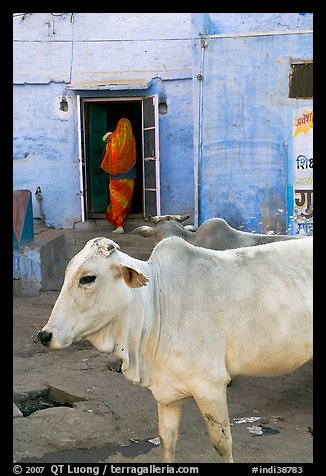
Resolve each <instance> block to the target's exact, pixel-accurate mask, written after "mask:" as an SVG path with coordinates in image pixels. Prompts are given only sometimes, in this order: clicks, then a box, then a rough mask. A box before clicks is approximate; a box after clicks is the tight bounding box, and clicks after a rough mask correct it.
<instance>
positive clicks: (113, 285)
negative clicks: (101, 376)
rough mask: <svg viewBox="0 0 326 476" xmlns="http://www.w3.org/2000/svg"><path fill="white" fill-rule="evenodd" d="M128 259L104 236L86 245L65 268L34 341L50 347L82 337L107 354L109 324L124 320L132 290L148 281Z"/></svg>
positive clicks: (110, 342)
mask: <svg viewBox="0 0 326 476" xmlns="http://www.w3.org/2000/svg"><path fill="white" fill-rule="evenodd" d="M133 261H135V260H133V258H130V257H129V256H128V255H126V254H125V253H121V252H120V251H119V246H118V245H117V244H116V243H115V242H114V241H112V240H109V239H108V238H103V237H101V238H94V239H92V240H90V241H89V242H88V243H86V245H85V247H84V248H83V249H82V250H81V251H80V252H79V253H78V254H77V255H76V256H74V257H73V258H72V259H71V261H70V262H69V264H68V266H67V269H66V273H65V279H64V283H63V286H62V289H61V292H60V294H59V296H58V299H57V301H56V303H55V305H54V307H53V310H52V313H51V316H50V318H49V320H48V322H47V324H46V325H45V326H44V327H43V329H42V330H41V331H40V332H39V334H38V339H39V340H40V342H42V344H44V345H46V346H47V347H49V348H50V349H51V350H55V349H62V348H65V347H68V346H69V345H70V344H72V342H75V341H79V340H81V339H88V340H90V341H91V342H92V343H93V341H94V342H95V343H94V345H95V347H98V348H100V349H101V350H103V351H106V352H112V351H113V350H114V349H113V348H114V346H115V341H114V339H113V337H111V335H110V329H111V328H112V327H114V325H113V322H114V321H119V320H120V321H123V320H124V319H127V309H130V307H132V306H130V302H131V300H132V299H133V298H134V293H135V289H136V288H140V287H142V286H145V285H146V283H147V282H148V278H147V277H146V276H145V275H144V274H143V273H142V272H141V270H140V269H138V267H136V266H135V264H134V262H133ZM136 265H137V263H136ZM136 301H137V300H136ZM128 306H129V308H128ZM129 312H130V311H129ZM115 332H117V330H116V327H115ZM101 339H102V340H103V342H102V341H101ZM96 344H98V345H96Z"/></svg>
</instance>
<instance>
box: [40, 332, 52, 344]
mask: <svg viewBox="0 0 326 476" xmlns="http://www.w3.org/2000/svg"><path fill="white" fill-rule="evenodd" d="M37 338H38V340H39V341H40V342H41V343H42V344H43V345H48V343H49V342H50V340H51V339H52V332H47V331H40V332H39V333H38V334H37Z"/></svg>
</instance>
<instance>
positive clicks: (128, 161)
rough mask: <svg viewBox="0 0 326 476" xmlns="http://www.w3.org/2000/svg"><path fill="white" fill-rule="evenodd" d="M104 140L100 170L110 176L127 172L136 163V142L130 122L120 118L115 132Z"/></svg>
mask: <svg viewBox="0 0 326 476" xmlns="http://www.w3.org/2000/svg"><path fill="white" fill-rule="evenodd" d="M105 135H106V134H105ZM104 137H105V136H103V139H104ZM106 139H107V143H106V148H105V154H104V157H103V160H102V163H101V168H102V169H103V170H104V171H105V172H107V173H108V174H111V175H117V174H121V173H124V172H128V170H129V169H130V168H131V167H132V166H133V165H134V164H135V163H136V141H135V137H134V135H133V132H132V127H131V123H130V121H129V120H128V119H126V118H124V117H123V118H121V119H120V120H119V122H118V124H117V127H116V129H115V131H114V132H112V134H110V135H108V136H107V137H106Z"/></svg>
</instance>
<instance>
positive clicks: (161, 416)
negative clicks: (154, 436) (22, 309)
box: [157, 402, 182, 463]
mask: <svg viewBox="0 0 326 476" xmlns="http://www.w3.org/2000/svg"><path fill="white" fill-rule="evenodd" d="M157 406H158V431H159V436H160V441H161V445H162V450H163V462H164V463H173V462H174V453H175V446H176V443H177V438H178V434H179V426H180V419H181V412H182V404H181V403H179V404H176V405H163V404H162V403H159V402H158V404H157Z"/></svg>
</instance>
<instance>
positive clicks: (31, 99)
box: [13, 13, 194, 227]
mask: <svg viewBox="0 0 326 476" xmlns="http://www.w3.org/2000/svg"><path fill="white" fill-rule="evenodd" d="M13 23H14V188H16V189H18V188H19V189H21V188H28V189H30V190H31V191H32V192H33V207H34V216H38V212H39V208H38V203H37V202H36V200H35V197H34V192H35V190H36V187H37V186H40V187H41V189H42V194H43V196H44V200H43V208H44V210H43V212H44V214H45V217H46V222H47V224H48V225H51V226H54V227H71V226H73V224H74V222H76V221H80V219H81V209H80V195H79V191H80V186H79V169H78V147H77V116H76V114H77V108H76V92H75V91H72V90H69V86H67V85H69V84H72V85H74V87H76V85H77V86H78V85H79V86H80V87H81V89H83V88H88V87H95V88H96V87H97V85H100V86H99V87H102V86H101V85H103V84H109V83H112V82H113V83H116V84H117V85H119V84H121V83H122V82H124V83H128V82H129V84H132V83H138V82H142V83H144V82H145V83H147V84H150V83H151V82H152V83H153V86H152V87H151V88H149V89H148V90H147V94H154V93H156V92H158V93H160V94H161V93H162V91H163V92H164V95H165V98H166V102H167V104H168V111H167V113H166V114H164V115H162V116H160V118H159V129H160V149H161V150H160V158H161V206H162V208H161V212H162V213H184V212H185V211H189V212H191V211H192V210H193V194H194V190H193V171H192V133H193V131H192V86H191V77H192V39H191V14H190V13H132V14H128V13H75V14H73V15H72V14H70V13H67V14H64V15H63V16H52V15H51V14H49V13H34V14H27V15H26V16H24V17H23V16H21V17H16V18H14V21H13ZM153 78H154V79H153ZM84 93H85V91H84ZM134 93H138V94H139V93H142V94H146V92H145V93H144V91H134ZM87 94H88V95H92V94H94V91H93V92H89V93H87ZM127 94H130V95H133V92H130V91H129V92H128V91H127ZM95 95H98V96H104V95H107V96H108V95H111V96H119V95H120V96H121V95H126V91H120V92H113V93H112V92H110V91H109V92H108V91H101V92H100V93H99V92H97V93H95ZM62 97H64V98H65V99H67V104H68V111H66V112H64V111H60V101H61V99H62ZM183 171H186V174H185V176H184V175H183ZM184 178H185V182H184Z"/></svg>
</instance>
